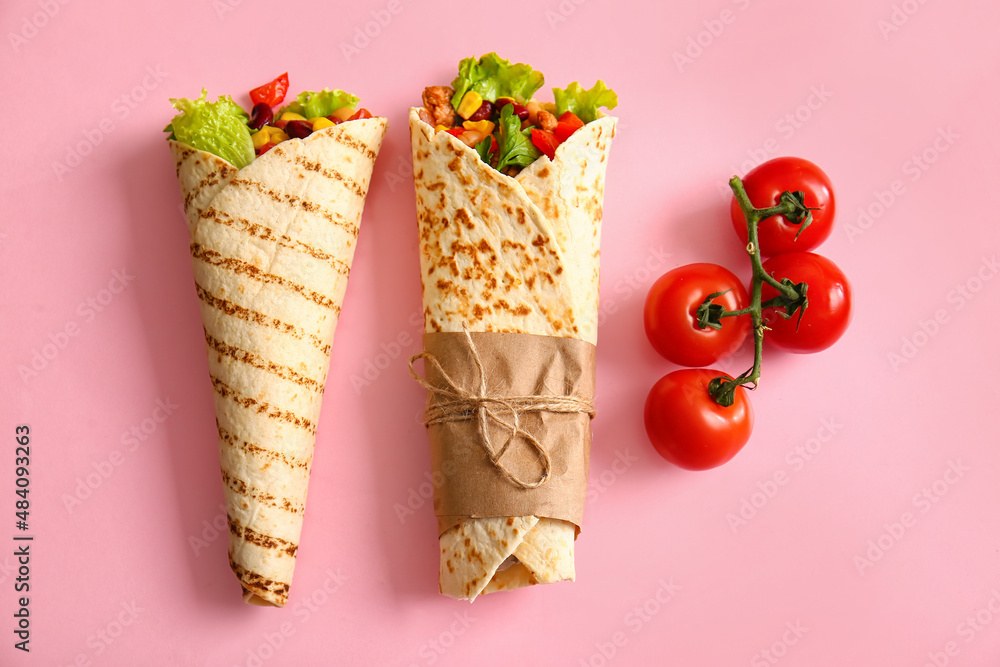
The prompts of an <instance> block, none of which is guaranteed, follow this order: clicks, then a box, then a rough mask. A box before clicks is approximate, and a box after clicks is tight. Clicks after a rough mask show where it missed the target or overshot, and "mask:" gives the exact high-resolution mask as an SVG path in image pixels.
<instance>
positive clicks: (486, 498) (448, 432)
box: [423, 332, 596, 535]
mask: <svg viewBox="0 0 1000 667" xmlns="http://www.w3.org/2000/svg"><path fill="white" fill-rule="evenodd" d="M467 335H468V336H471V338H472V341H473V344H474V345H475V353H478V355H479V359H480V361H481V363H482V367H483V368H484V369H485V371H486V395H487V396H490V397H497V398H504V397H512V396H516V397H524V396H566V397H571V398H574V399H577V400H578V401H581V402H584V403H585V404H588V405H591V406H592V404H593V399H594V381H595V367H596V348H595V347H594V345H592V344H590V343H588V342H586V341H582V340H578V339H575V338H559V337H555V336H536V335H532V334H522V333H482V332H481V333H472V332H469V333H468V334H466V333H429V334H425V335H424V339H423V342H424V353H425V356H429V357H432V358H433V359H436V361H437V363H438V364H440V367H441V368H440V369H438V368H437V367H436V365H435V364H433V363H425V372H426V376H427V381H428V382H429V383H430V384H431V385H433V386H435V387H444V386H447V385H448V382H447V380H446V379H445V378H444V377H443V376H442V374H441V372H440V371H441V370H442V369H443V370H444V372H445V373H447V375H448V376H449V377H450V379H451V381H452V383H453V384H454V385H455V386H457V387H460V388H462V389H463V390H466V391H469V392H471V393H477V392H478V391H479V388H480V375H479V370H478V366H477V364H476V362H475V359H474V357H473V354H474V352H473V350H472V348H470V346H469V339H468V338H467ZM436 400H438V399H437V398H436V396H435V393H434V392H429V396H428V407H429V408H430V407H431V406H432V405H434V403H435V401H436ZM498 412H499V413H500V415H501V416H502V417H504V418H508V417H509V416H510V415H509V413H504V412H503V411H502V410H499V411H498ZM465 415H466V417H464V418H461V420H457V421H447V422H445V423H437V424H431V425H429V426H428V436H429V439H430V446H431V466H432V469H433V471H434V472H433V475H434V478H435V479H440V480H442V482H441V483H440V484H437V485H436V486H435V493H434V513H435V514H436V515H437V517H438V534H439V535H441V534H443V533H444V532H445V531H447V530H448V529H449V528H452V527H453V526H456V525H458V523H459V521H460V520H462V519H466V518H483V517H506V516H511V517H513V516H537V517H549V518H553V519H563V520H565V521H569V522H571V523H573V524H575V525H576V526H577V532H579V529H580V526H581V522H582V517H583V505H584V501H585V499H586V492H587V473H588V470H589V467H590V420H591V418H592V415H593V412H591V411H587V410H583V411H576V412H550V411H547V410H544V409H543V410H539V411H534V410H525V411H523V412H520V413H519V422H520V426H521V428H522V429H523V430H524V431H526V432H528V433H530V434H531V435H532V436H534V438H535V439H536V440H537V441H538V443H539V444H540V445H541V447H543V448H544V449H545V450H546V451H547V452H548V454H549V457H550V460H551V468H550V471H549V475H548V478H547V479H546V480H545V482H544V483H543V484H541V485H540V486H538V487H537V488H531V489H524V488H520V487H519V486H518V485H516V484H513V483H511V481H510V480H509V479H507V478H505V476H504V475H503V474H502V473H501V472H500V471H499V470H498V469H497V467H496V466H495V465H494V464H493V462H492V461H491V460H490V457H489V455H488V453H487V450H486V449H485V447H484V444H483V438H482V435H481V431H480V428H481V427H480V424H479V422H478V419H477V415H476V411H475V410H469V411H466V413H465ZM487 423H488V428H489V429H490V430H489V435H490V438H491V441H492V443H493V445H494V446H496V447H499V446H500V445H502V444H503V443H504V442H505V441H506V440H507V439H508V438H509V437H510V431H509V430H508V429H506V428H504V426H503V425H502V424H500V423H497V422H494V421H492V420H487ZM501 462H502V463H503V465H504V467H505V468H507V470H508V471H509V472H510V473H511V474H513V475H515V476H516V477H518V478H519V479H529V480H537V479H539V477H540V476H541V473H542V470H543V468H542V463H541V461H540V457H539V455H538V453H537V452H536V450H535V449H534V448H533V447H532V446H531V445H530V444H529V443H528V441H527V440H526V439H524V438H523V437H520V436H518V437H516V438H515V439H514V440H513V441H512V442H511V444H510V445H509V447H508V449H507V450H506V452H505V453H504V455H503V457H502V458H501Z"/></svg>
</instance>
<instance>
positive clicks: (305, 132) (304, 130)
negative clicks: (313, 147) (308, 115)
mask: <svg viewBox="0 0 1000 667" xmlns="http://www.w3.org/2000/svg"><path fill="white" fill-rule="evenodd" d="M312 131H313V129H312V125H310V124H309V121H307V120H290V121H288V125H286V126H285V134H287V135H288V136H289V137H291V138H292V139H305V138H306V137H308V136H309V135H310V134H312Z"/></svg>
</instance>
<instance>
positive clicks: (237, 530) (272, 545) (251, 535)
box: [228, 517, 299, 558]
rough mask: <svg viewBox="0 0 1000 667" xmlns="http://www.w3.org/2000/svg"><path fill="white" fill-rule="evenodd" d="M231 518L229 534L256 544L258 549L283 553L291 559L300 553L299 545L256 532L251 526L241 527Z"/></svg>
mask: <svg viewBox="0 0 1000 667" xmlns="http://www.w3.org/2000/svg"><path fill="white" fill-rule="evenodd" d="M228 518H229V532H230V533H232V534H233V535H235V536H236V537H239V538H241V539H243V540H245V541H246V542H249V543H250V544H255V545H257V546H258V547H261V548H263V549H267V550H269V551H275V550H276V551H279V552H281V553H285V554H288V555H289V556H291V557H293V558H294V557H295V552H296V551H298V549H299V545H297V544H295V543H294V542H289V541H288V540H283V539H281V538H280V537H274V536H273V535H265V534H264V533H258V532H257V531H256V530H254V529H253V528H251V527H249V526H241V525H240V523H239V522H238V521H236V520H235V519H233V517H228Z"/></svg>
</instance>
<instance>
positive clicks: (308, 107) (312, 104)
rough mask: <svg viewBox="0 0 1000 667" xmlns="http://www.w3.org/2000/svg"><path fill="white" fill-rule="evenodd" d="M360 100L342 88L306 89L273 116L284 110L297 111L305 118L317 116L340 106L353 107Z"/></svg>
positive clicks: (324, 114) (330, 112) (328, 113)
mask: <svg viewBox="0 0 1000 667" xmlns="http://www.w3.org/2000/svg"><path fill="white" fill-rule="evenodd" d="M359 101H360V100H359V99H358V98H357V97H355V96H354V95H351V94H350V93H345V92H344V91H342V90H329V89H326V88H324V89H323V90H321V91H319V92H313V91H306V92H304V93H299V96H298V97H297V98H296V100H295V101H294V102H292V103H291V104H289V105H288V106H286V107H283V108H282V109H281V110H280V111H278V113H277V115H276V116H275V118H281V114H283V113H285V112H286V111H291V112H292V113H297V114H299V115H301V116H305V117H306V118H319V117H325V116H329V115H330V114H332V113H333V112H334V111H336V110H337V109H339V108H341V107H355V106H357V104H358V102H359Z"/></svg>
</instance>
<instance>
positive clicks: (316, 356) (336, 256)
mask: <svg viewBox="0 0 1000 667" xmlns="http://www.w3.org/2000/svg"><path fill="white" fill-rule="evenodd" d="M287 85H288V82H287V75H282V77H279V78H278V79H275V81H273V82H271V83H270V84H267V85H266V86H262V87H261V88H257V89H254V91H252V92H251V99H252V100H253V101H254V102H255V104H254V106H253V109H252V111H251V113H249V114H248V113H247V112H246V111H244V110H243V109H242V108H241V107H240V106H239V105H238V104H236V102H234V101H233V99H232V98H231V97H229V96H221V97H219V98H218V99H217V100H216V101H214V102H210V101H208V99H207V93H206V91H204V90H203V91H202V94H201V96H200V97H199V98H197V99H194V100H190V99H176V100H171V102H172V103H173V105H174V107H175V108H176V109H177V110H178V111H179V113H178V114H177V115H176V116H175V117H174V119H173V121H172V122H171V124H170V125H168V126H167V128H166V131H167V132H170V135H169V136H168V143H169V146H170V150H171V152H172V153H173V156H174V159H175V161H176V165H177V179H178V180H179V181H180V186H181V192H182V195H183V197H184V211H185V213H186V217H187V224H188V231H189V232H190V236H191V246H190V248H191V258H192V268H193V271H194V282H195V290H196V292H197V295H198V300H199V302H200V306H201V315H202V323H203V325H204V332H205V342H206V345H207V350H208V365H209V373H210V377H211V382H212V388H213V390H214V400H215V412H216V424H217V426H218V443H219V458H220V463H221V468H222V482H223V486H224V489H225V498H226V508H227V514H228V520H229V564H230V566H231V567H232V569H233V571H234V572H235V573H236V576H237V577H238V579H239V581H240V583H241V585H242V587H243V599H244V601H246V602H248V603H252V604H260V605H274V606H278V607H281V606H284V605H285V604H286V603H287V601H288V591H289V586H290V585H291V582H292V573H293V571H294V568H295V558H296V553H297V551H298V547H299V537H300V534H301V531H302V521H303V515H304V513H305V504H306V491H307V488H308V485H309V471H310V467H311V465H312V459H313V449H314V446H315V443H316V424H317V422H318V419H319V414H320V403H321V401H322V398H323V390H324V388H325V385H326V377H327V372H328V369H329V364H330V350H331V345H332V343H333V335H334V330H335V329H336V326H337V319H338V317H339V315H340V309H341V305H342V302H343V298H344V292H345V290H346V288H347V278H348V275H349V273H350V270H351V260H352V258H353V256H354V248H355V243H356V241H357V237H358V227H359V224H360V221H361V212H362V208H363V206H364V203H365V197H366V195H367V193H368V186H369V183H370V181H371V175H372V167H373V165H374V162H375V158H376V156H377V154H378V151H379V148H380V147H381V144H382V137H383V136H384V134H385V131H386V127H387V122H386V120H385V119H384V118H379V117H372V115H371V113H369V112H368V111H367V110H366V109H363V108H357V104H358V101H359V100H358V98H357V97H354V96H353V95H350V94H348V93H345V92H343V91H340V90H322V91H310V92H304V93H302V94H300V95H299V96H298V98H297V99H296V100H295V101H293V102H292V103H291V104H288V105H287V106H285V107H282V108H280V109H278V110H277V111H275V109H274V108H273V107H275V106H277V105H279V104H280V103H281V102H282V100H283V98H284V96H285V91H286V90H287Z"/></svg>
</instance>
